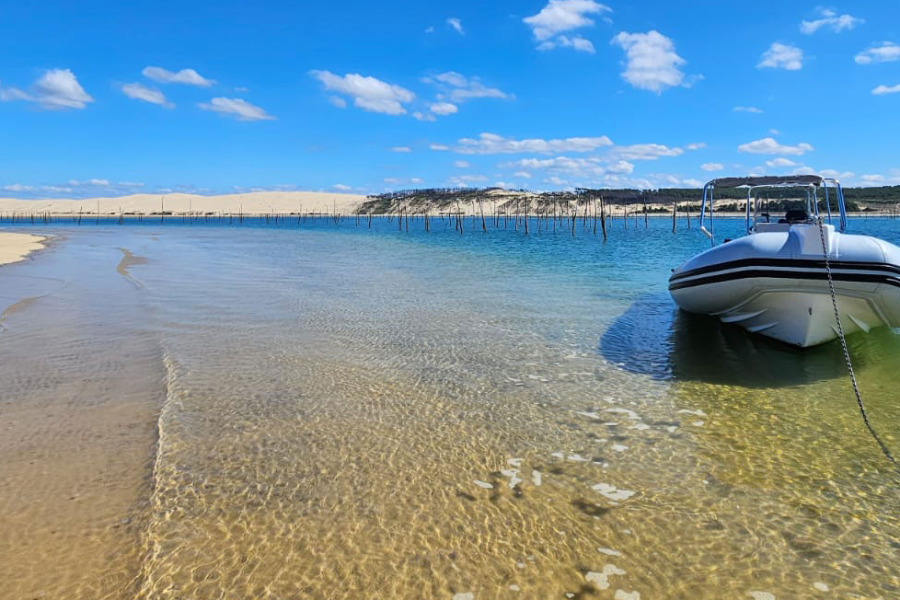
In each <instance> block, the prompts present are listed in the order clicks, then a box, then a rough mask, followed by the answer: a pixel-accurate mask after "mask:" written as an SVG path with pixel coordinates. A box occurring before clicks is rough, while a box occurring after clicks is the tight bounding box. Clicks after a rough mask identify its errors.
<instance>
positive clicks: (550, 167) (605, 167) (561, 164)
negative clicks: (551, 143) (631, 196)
mask: <svg viewBox="0 0 900 600" xmlns="http://www.w3.org/2000/svg"><path fill="white" fill-rule="evenodd" d="M502 166H503V167H505V168H517V169H530V170H536V169H544V170H547V171H550V172H558V173H566V174H569V175H574V176H576V177H581V178H588V177H593V178H596V177H601V176H603V175H606V174H607V173H616V174H629V173H631V172H633V171H634V165H633V164H631V163H630V162H628V161H624V160H619V161H616V162H613V163H608V162H606V161H604V160H602V159H600V158H597V157H591V158H570V157H568V156H557V157H554V158H523V159H520V160H517V161H515V162H511V163H507V164H505V165H502Z"/></svg>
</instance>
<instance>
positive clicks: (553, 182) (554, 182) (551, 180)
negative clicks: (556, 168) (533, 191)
mask: <svg viewBox="0 0 900 600" xmlns="http://www.w3.org/2000/svg"><path fill="white" fill-rule="evenodd" d="M544 183H549V184H551V185H566V184H568V183H569V182H568V181H566V180H565V179H562V178H560V177H557V176H556V175H552V176H550V177H548V178H547V179H545V180H544Z"/></svg>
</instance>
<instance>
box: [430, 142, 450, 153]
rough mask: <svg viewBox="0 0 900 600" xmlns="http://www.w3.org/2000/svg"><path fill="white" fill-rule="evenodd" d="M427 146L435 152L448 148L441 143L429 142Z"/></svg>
mask: <svg viewBox="0 0 900 600" xmlns="http://www.w3.org/2000/svg"><path fill="white" fill-rule="evenodd" d="M428 147H429V148H430V149H432V150H435V151H437V152H442V151H445V150H449V149H450V146H444V145H443V144H431V145H429V146H428Z"/></svg>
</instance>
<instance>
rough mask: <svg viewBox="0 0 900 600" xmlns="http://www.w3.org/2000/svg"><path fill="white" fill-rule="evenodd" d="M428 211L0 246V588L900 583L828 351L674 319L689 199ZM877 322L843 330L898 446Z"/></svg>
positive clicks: (705, 595) (854, 423)
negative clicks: (494, 212) (535, 212)
mask: <svg viewBox="0 0 900 600" xmlns="http://www.w3.org/2000/svg"><path fill="white" fill-rule="evenodd" d="M446 225H447V224H446V223H441V224H440V226H438V225H436V224H434V223H433V224H432V226H433V229H434V231H432V232H431V233H429V234H426V233H425V232H424V231H421V229H422V227H421V223H415V222H414V223H412V224H411V225H410V231H409V232H405V231H399V230H398V229H397V228H396V227H397V223H396V221H394V222H393V223H382V222H376V223H375V226H374V229H372V230H368V229H367V228H366V227H365V224H362V225H361V227H360V228H359V229H357V228H356V226H355V223H354V222H353V221H352V220H345V221H344V222H343V223H341V224H340V225H339V226H335V225H334V224H333V223H331V221H330V220H322V221H319V222H309V221H307V222H305V223H304V224H303V225H302V227H300V228H298V227H297V224H296V223H293V222H291V223H281V224H280V225H278V226H274V225H273V224H271V223H270V224H269V226H266V224H265V223H264V222H263V221H260V222H256V223H245V224H244V225H242V226H233V227H229V226H227V224H217V223H208V224H194V225H192V226H187V225H182V224H181V223H179V222H178V221H177V220H173V221H171V222H167V223H165V224H150V223H144V224H140V225H138V224H132V225H128V226H124V227H119V226H116V225H114V224H101V225H99V226H93V225H91V226H84V225H83V226H81V227H73V226H71V225H67V224H58V225H56V226H50V227H42V228H38V229H39V230H40V231H42V232H46V231H48V230H49V231H50V232H51V233H56V234H57V235H58V238H57V239H56V241H55V243H54V244H53V245H52V246H51V248H50V249H48V250H46V251H45V252H43V253H41V254H39V255H37V256H36V257H34V258H33V260H30V261H27V262H26V263H23V264H19V265H12V266H9V267H4V268H2V269H0V312H3V311H4V310H5V309H6V308H7V307H8V306H10V305H13V304H15V303H17V302H18V303H20V304H19V305H17V306H16V307H15V308H14V310H9V311H7V312H6V313H4V316H3V317H2V318H0V359H2V360H0V382H2V385H0V431H2V432H3V434H2V437H0V454H2V455H3V456H4V457H11V458H10V459H9V460H7V459H6V458H4V460H3V461H2V463H0V515H2V516H0V519H3V521H2V522H0V531H3V532H4V533H3V535H2V536H0V598H22V597H34V596H39V595H41V594H44V595H46V597H66V598H101V597H108V598H134V597H139V598H148V599H150V598H248V597H254V598H317V599H318V598H321V599H326V598H361V597H365V598H385V599H387V598H392V599H393V598H446V599H451V598H453V597H454V596H455V595H457V594H460V596H458V598H466V597H468V596H465V594H467V593H471V594H472V597H473V598H475V599H483V598H515V597H521V598H557V597H559V598H565V597H566V594H572V595H573V597H598V598H614V597H616V598H618V599H619V600H623V599H628V598H636V597H637V596H633V595H630V594H632V593H634V592H637V593H639V594H640V597H641V598H644V599H647V598H678V599H681V598H684V599H714V598H715V599H720V598H749V597H751V592H768V593H771V594H773V595H774V596H775V597H776V598H805V597H818V596H823V597H824V596H828V595H832V596H834V597H842V598H893V597H897V596H898V595H900V575H898V569H897V565H898V564H900V542H898V539H900V517H898V515H900V495H898V493H897V486H898V485H900V481H898V478H897V476H896V475H894V474H893V473H892V471H891V469H890V465H889V464H888V463H887V462H886V460H885V459H884V458H883V457H882V456H881V455H880V454H879V451H878V448H877V447H876V446H875V444H874V442H873V441H872V440H871V438H869V437H868V436H867V433H866V431H865V429H864V427H863V425H862V422H861V420H860V418H859V415H858V412H857V409H856V405H855V400H854V398H853V396H852V391H851V389H850V384H849V381H848V380H847V377H846V374H845V372H844V365H843V361H842V358H841V356H840V350H839V347H837V346H836V345H834V344H832V345H829V346H824V347H822V348H818V349H814V350H813V351H809V352H799V351H795V350H792V349H788V348H785V347H783V346H780V345H778V344H774V343H771V342H769V341H767V340H764V339H762V338H756V337H752V336H748V335H747V334H745V333H744V332H743V331H742V330H739V329H736V328H731V327H724V326H721V325H719V324H718V323H717V322H714V321H710V320H706V319H695V318H689V317H687V316H686V315H681V314H679V313H677V311H675V310H674V307H673V305H672V303H671V301H670V300H669V299H668V295H667V294H666V292H665V283H666V278H667V275H668V271H669V269H670V268H672V267H675V266H677V265H678V264H679V263H680V262H681V261H683V260H684V259H685V258H687V257H689V256H690V255H692V254H693V253H696V252H697V251H699V250H701V249H702V248H703V247H704V246H705V242H704V240H703V238H701V236H700V235H699V234H698V233H697V232H696V231H687V230H686V229H685V226H686V223H684V222H682V223H680V224H679V231H678V233H677V234H675V235H674V236H673V234H672V233H671V231H670V227H671V222H670V221H667V220H666V219H651V221H650V223H649V227H648V228H646V229H645V227H644V223H643V222H642V221H641V222H638V223H635V222H633V221H630V222H629V223H628V229H627V230H626V229H624V223H623V222H622V220H621V219H618V220H616V221H614V222H613V224H612V226H611V228H610V239H609V241H608V242H607V243H606V244H603V243H602V241H600V240H599V239H598V238H597V237H595V236H594V235H593V233H592V232H591V231H589V230H583V229H581V224H580V223H579V228H578V229H577V230H576V234H575V236H572V235H571V234H570V233H567V232H564V231H562V230H560V231H557V232H556V233H555V234H554V233H553V232H550V231H541V232H540V233H538V232H537V227H536V224H532V227H531V233H530V235H528V236H527V237H526V236H525V235H524V234H523V232H522V231H514V230H512V227H513V225H512V223H510V224H509V228H510V229H507V230H503V229H502V227H503V224H502V223H501V225H500V226H501V230H499V231H498V230H489V231H488V233H487V234H483V233H481V232H480V231H477V229H478V228H480V223H477V222H476V223H475V224H474V225H475V227H474V229H475V230H474V231H473V227H472V226H473V223H472V222H471V221H466V227H465V232H464V234H463V235H462V236H460V235H459V234H458V233H457V232H455V231H454V229H453V228H452V227H446ZM693 225H694V228H695V229H696V223H694V224H693ZM854 225H855V227H856V229H857V230H863V229H865V230H866V231H869V232H872V233H873V234H876V235H879V236H880V237H883V238H885V239H888V240H891V241H894V242H895V243H897V242H898V241H900V223H898V222H897V221H876V220H870V221H869V222H863V221H857V222H855V223H854ZM718 226H719V231H720V232H722V233H723V234H728V233H732V235H734V234H736V232H737V231H738V230H739V228H740V224H739V223H738V222H736V221H731V222H727V221H722V222H720V223H719V224H718ZM18 229H21V230H24V228H23V227H18V226H17V230H18ZM23 299H31V300H25V302H24V304H22V303H21V301H22V300H23ZM898 338H900V335H898V334H896V333H894V332H891V331H885V330H883V331H880V332H877V333H876V332H873V334H872V335H870V336H862V337H854V338H851V346H852V351H853V354H854V358H855V359H856V361H857V362H856V365H857V371H858V376H859V378H860V382H861V388H862V393H863V396H864V398H865V399H866V402H867V405H868V407H869V410H870V415H871V418H872V421H873V424H874V425H875V427H876V428H877V429H878V430H879V432H880V433H881V435H882V437H883V439H884V440H885V442H886V443H887V444H888V446H890V447H891V448H892V449H894V452H895V453H897V454H900V425H898V423H900V403H898V402H897V400H896V391H895V390H894V388H895V387H896V384H897V383H898V381H900V379H898V376H897V367H898V366H900V352H898V351H900V340H898ZM7 532H9V533H7ZM48 564H49V565H53V567H52V568H47V566H48ZM826 587H827V589H828V590H829V591H828V592H825V591H822V590H824V589H825V588H826ZM759 597H765V596H759Z"/></svg>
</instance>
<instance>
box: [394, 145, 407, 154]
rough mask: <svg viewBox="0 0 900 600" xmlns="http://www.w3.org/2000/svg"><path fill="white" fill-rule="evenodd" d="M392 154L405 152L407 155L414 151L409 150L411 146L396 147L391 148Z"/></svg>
mask: <svg viewBox="0 0 900 600" xmlns="http://www.w3.org/2000/svg"><path fill="white" fill-rule="evenodd" d="M391 152H404V153H406V152H412V151H411V150H410V149H409V146H394V147H393V148H391Z"/></svg>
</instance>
